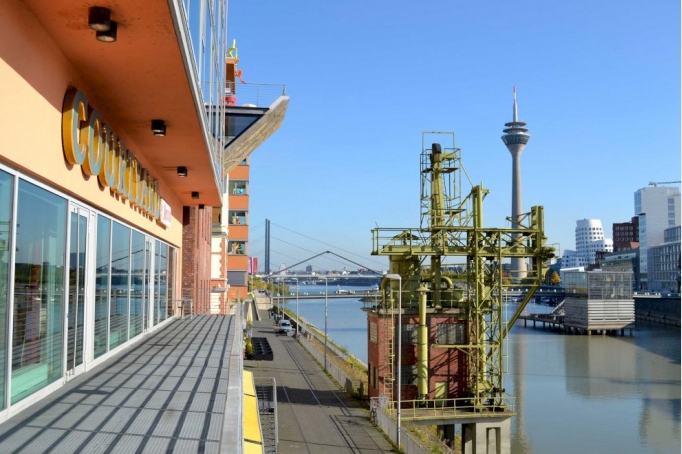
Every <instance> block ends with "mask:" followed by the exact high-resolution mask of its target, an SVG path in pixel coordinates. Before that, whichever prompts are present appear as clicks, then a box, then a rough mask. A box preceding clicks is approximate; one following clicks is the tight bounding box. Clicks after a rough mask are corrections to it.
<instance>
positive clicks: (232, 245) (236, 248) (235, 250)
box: [227, 241, 246, 255]
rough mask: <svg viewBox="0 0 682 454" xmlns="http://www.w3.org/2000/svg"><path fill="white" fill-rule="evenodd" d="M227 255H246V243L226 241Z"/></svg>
mask: <svg viewBox="0 0 682 454" xmlns="http://www.w3.org/2000/svg"><path fill="white" fill-rule="evenodd" d="M227 248H228V253H229V254H232V255H244V254H246V241H228V245H227Z"/></svg>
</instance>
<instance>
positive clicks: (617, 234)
mask: <svg viewBox="0 0 682 454" xmlns="http://www.w3.org/2000/svg"><path fill="white" fill-rule="evenodd" d="M612 235H613V252H619V251H627V250H629V249H636V248H638V247H639V217H637V216H633V217H632V219H630V222H618V223H615V224H613V231H612Z"/></svg>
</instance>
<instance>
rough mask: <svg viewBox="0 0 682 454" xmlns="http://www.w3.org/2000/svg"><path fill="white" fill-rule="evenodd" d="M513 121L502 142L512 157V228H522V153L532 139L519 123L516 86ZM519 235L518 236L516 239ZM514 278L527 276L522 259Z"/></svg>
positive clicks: (515, 267)
mask: <svg viewBox="0 0 682 454" xmlns="http://www.w3.org/2000/svg"><path fill="white" fill-rule="evenodd" d="M512 118H513V119H512V121H511V122H509V123H505V124H504V126H505V129H504V130H503V132H504V135H503V136H502V141H503V142H504V144H505V145H506V146H507V150H509V152H510V153H511V155H512V215H511V219H512V228H513V229H517V228H520V227H521V225H520V224H519V222H520V218H519V217H520V216H521V214H522V213H523V207H522V200H521V153H522V152H523V149H524V148H526V144H527V143H528V140H529V139H530V134H527V133H528V128H526V123H525V122H523V121H519V115H518V110H517V107H516V86H514V112H513V117H512ZM518 236H519V235H518V234H516V235H515V237H518ZM511 265H512V277H515V278H524V277H526V275H527V271H526V262H525V261H524V259H523V258H521V257H515V258H512V259H511Z"/></svg>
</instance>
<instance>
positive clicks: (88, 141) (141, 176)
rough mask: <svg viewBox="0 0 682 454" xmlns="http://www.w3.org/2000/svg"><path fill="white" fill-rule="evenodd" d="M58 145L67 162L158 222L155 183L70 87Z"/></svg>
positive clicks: (159, 203) (79, 95)
mask: <svg viewBox="0 0 682 454" xmlns="http://www.w3.org/2000/svg"><path fill="white" fill-rule="evenodd" d="M62 142H63V148H64V157H65V158H66V160H67V162H69V163H70V164H73V165H75V166H81V169H82V170H83V173H85V174H86V175H89V176H96V177H97V181H98V182H99V184H100V185H102V186H104V187H109V189H111V191H112V192H114V193H117V194H119V196H121V197H122V198H124V199H126V200H128V202H129V203H130V206H131V207H133V208H139V209H140V211H142V213H144V214H145V215H147V216H150V217H152V218H154V219H156V220H157V221H159V222H160V220H161V219H160V217H159V216H160V210H161V194H160V191H159V181H158V180H157V179H156V178H154V177H153V176H152V175H151V174H150V173H149V171H148V170H147V169H145V168H144V167H142V165H141V164H140V161H138V160H137V158H136V157H135V156H134V155H133V153H132V152H130V151H129V150H128V149H127V148H126V146H125V144H124V143H123V142H122V141H121V140H120V139H119V138H118V135H117V134H116V133H115V132H113V131H111V129H110V128H109V127H108V126H107V124H106V123H104V122H103V121H102V118H101V117H100V114H99V112H98V111H97V110H95V109H92V108H90V106H89V105H88V100H87V99H86V98H85V95H84V94H83V92H81V91H79V90H77V89H75V88H71V89H69V90H68V91H67V92H66V95H65V96H64V104H63V106H62Z"/></svg>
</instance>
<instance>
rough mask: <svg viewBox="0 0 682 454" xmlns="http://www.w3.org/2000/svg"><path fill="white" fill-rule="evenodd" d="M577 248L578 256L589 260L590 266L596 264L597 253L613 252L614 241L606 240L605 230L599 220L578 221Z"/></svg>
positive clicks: (576, 230)
mask: <svg viewBox="0 0 682 454" xmlns="http://www.w3.org/2000/svg"><path fill="white" fill-rule="evenodd" d="M575 246H576V250H577V253H578V256H580V257H583V258H585V259H587V262H588V263H589V264H594V263H596V260H595V256H596V253H597V251H605V252H613V240H612V239H611V238H604V228H603V227H602V225H601V220H599V219H582V220H579V221H576V227H575Z"/></svg>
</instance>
